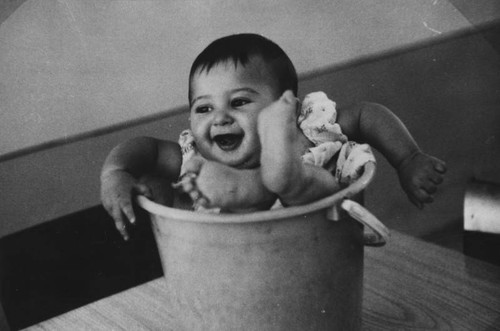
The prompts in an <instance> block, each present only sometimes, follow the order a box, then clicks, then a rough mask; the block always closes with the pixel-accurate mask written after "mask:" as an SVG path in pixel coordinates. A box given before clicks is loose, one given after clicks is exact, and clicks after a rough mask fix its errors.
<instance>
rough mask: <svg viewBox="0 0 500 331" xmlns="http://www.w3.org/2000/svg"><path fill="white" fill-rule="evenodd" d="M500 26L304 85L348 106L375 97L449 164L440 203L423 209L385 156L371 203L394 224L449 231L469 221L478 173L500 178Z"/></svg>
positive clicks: (413, 230) (420, 231)
mask: <svg viewBox="0 0 500 331" xmlns="http://www.w3.org/2000/svg"><path fill="white" fill-rule="evenodd" d="M498 30H499V26H495V27H490V28H488V29H487V30H485V31H483V32H482V34H479V33H475V34H465V35H462V36H457V37H456V38H453V39H450V40H448V41H446V42H441V43H436V44H432V45H428V46H425V47H421V48H416V49H411V50H408V51H405V52H401V53H399V54H389V55H388V56H386V57H383V58H379V59H373V61H369V62H368V61H367V62H365V63H361V64H360V65H355V66H352V67H349V68H341V69H333V70H332V71H331V72H327V73H324V74H322V75H318V76H315V77H309V78H306V79H304V80H303V81H302V82H301V91H302V93H303V94H305V93H307V92H310V91H313V90H324V91H325V92H326V93H327V94H328V95H329V96H330V97H331V98H332V99H333V100H335V101H337V103H338V104H340V105H342V104H346V103H349V102H352V101H355V100H367V101H374V102H379V103H381V104H383V105H385V106H387V107H389V108H390V109H391V110H392V111H393V112H395V113H396V114H397V115H398V116H399V117H400V118H401V119H402V120H403V122H404V123H405V124H406V125H407V127H408V128H409V130H410V131H411V133H412V134H413V135H414V137H415V138H416V140H417V142H418V143H419V145H420V147H421V148H422V149H423V150H424V151H425V152H427V153H429V154H432V155H435V156H437V157H439V158H441V159H443V160H445V161H446V162H447V165H448V174H447V177H446V181H445V182H444V184H443V185H442V187H441V189H440V191H439V192H438V193H437V195H436V199H435V202H434V203H433V204H432V205H429V206H427V207H426V208H425V209H424V210H423V211H420V210H418V209H417V208H416V207H414V206H413V205H411V204H410V202H408V200H407V199H406V196H405V194H404V193H403V191H402V190H401V188H400V186H399V182H398V179H397V176H396V174H395V172H394V171H393V170H392V168H391V167H390V166H389V165H388V163H387V162H385V160H382V157H381V156H380V155H378V160H379V167H378V174H377V176H376V179H375V181H374V183H373V184H372V185H371V187H370V188H369V189H368V191H367V196H366V202H367V206H368V207H369V208H370V209H371V210H372V211H373V212H374V214H376V215H377V216H378V217H379V218H380V219H381V220H382V221H384V222H385V223H386V224H387V225H388V226H389V227H391V228H393V229H397V230H401V231H404V232H407V233H409V234H413V235H417V236H424V235H428V234H431V233H434V232H439V231H441V230H442V229H443V230H444V229H447V228H448V229H449V228H450V225H451V223H457V222H461V220H462V210H463V198H464V191H465V186H466V184H467V182H468V181H469V180H470V179H471V178H473V177H478V176H487V177H489V178H480V179H483V180H489V181H499V182H500V174H498V173H495V171H491V169H494V168H498V167H500V157H499V158H496V157H494V155H498V156H500V154H499V153H498V152H499V151H500V140H499V137H498V132H499V129H500V112H499V111H498V105H499V104H500V61H499V60H500V58H499V54H498V53H497V52H496V51H495V48H494V47H492V45H491V42H492V40H496V41H498V37H496V39H495V38H494V37H493V36H494V35H495V33H496V32H498ZM484 36H486V37H488V38H487V40H489V42H488V41H486V39H485V38H484ZM495 47H497V49H498V45H497V44H496V45H495ZM492 156H493V157H492ZM454 226H455V224H454ZM455 228H456V226H455Z"/></svg>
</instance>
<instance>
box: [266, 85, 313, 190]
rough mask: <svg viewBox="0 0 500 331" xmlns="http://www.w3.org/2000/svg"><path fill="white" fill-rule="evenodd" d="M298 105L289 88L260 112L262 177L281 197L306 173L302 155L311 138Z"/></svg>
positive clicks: (269, 187) (268, 187) (268, 186)
mask: <svg viewBox="0 0 500 331" xmlns="http://www.w3.org/2000/svg"><path fill="white" fill-rule="evenodd" d="M297 106H298V104H297V98H295V96H294V95H293V93H292V92H291V91H286V92H285V93H284V94H283V95H282V96H281V98H280V99H279V100H277V101H275V102H274V103H272V104H271V105H270V106H268V107H267V108H265V109H263V110H262V112H261V113H260V115H259V122H258V130H259V138H260V141H261V145H262V152H261V169H262V180H263V183H264V185H265V186H266V187H267V189H268V190H270V191H271V192H274V193H276V194H277V195H279V196H283V195H286V194H287V193H289V192H290V190H291V188H292V185H295V183H297V180H298V181H300V180H301V178H302V175H303V164H302V160H301V158H300V156H301V154H302V152H303V149H304V148H303V146H304V141H303V140H304V139H305V140H307V139H306V138H305V137H304V135H303V134H302V133H301V132H300V131H299V129H298V127H297Z"/></svg>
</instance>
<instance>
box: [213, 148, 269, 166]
mask: <svg viewBox="0 0 500 331" xmlns="http://www.w3.org/2000/svg"><path fill="white" fill-rule="evenodd" d="M205 158H207V159H209V160H212V161H216V162H219V163H222V164H225V165H227V166H229V167H231V168H236V169H254V168H258V167H259V166H260V157H259V156H258V155H255V154H254V153H249V154H247V155H245V154H243V155H238V153H235V152H229V153H228V152H223V153H220V152H219V153H215V154H214V155H210V156H209V157H205Z"/></svg>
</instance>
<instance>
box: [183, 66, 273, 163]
mask: <svg viewBox="0 0 500 331" xmlns="http://www.w3.org/2000/svg"><path fill="white" fill-rule="evenodd" d="M277 86H278V85H277V81H276V80H275V79H273V77H272V75H271V73H270V71H269V69H268V66H267V65H265V63H264V62H263V60H262V59H261V58H260V57H254V58H251V59H250V61H249V62H248V63H247V64H246V65H245V66H243V65H242V64H240V63H239V64H238V65H237V66H236V67H235V65H234V63H233V62H232V61H227V62H223V63H219V64H217V65H215V66H214V67H212V68H211V69H210V71H209V72H208V73H207V72H206V71H203V72H199V71H198V72H196V73H195V74H194V75H193V77H192V79H191V100H190V104H191V117H190V120H191V131H192V132H193V136H194V139H195V142H196V147H197V149H198V151H199V152H200V154H201V155H202V156H203V157H205V158H207V159H209V160H213V161H218V162H221V163H224V164H226V165H229V166H231V167H235V168H254V167H257V166H259V164H260V151H261V146H260V141H259V136H258V133H257V119H258V115H259V113H260V111H261V110H262V109H263V108H265V107H266V106H268V105H269V104H271V103H272V102H273V101H275V100H276V99H278V97H279V95H278V91H277V88H276V87H277Z"/></svg>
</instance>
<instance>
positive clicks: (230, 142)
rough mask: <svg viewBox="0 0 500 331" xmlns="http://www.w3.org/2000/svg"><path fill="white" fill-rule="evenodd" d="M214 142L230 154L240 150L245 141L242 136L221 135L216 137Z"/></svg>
mask: <svg viewBox="0 0 500 331" xmlns="http://www.w3.org/2000/svg"><path fill="white" fill-rule="evenodd" d="M213 141H214V142H215V143H216V144H217V146H219V148H220V149H222V150H223V151H226V152H229V151H233V150H235V149H236V148H238V147H239V146H240V144H241V142H242V141H243V135H242V134H221V135H218V136H215V137H214V138H213Z"/></svg>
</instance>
